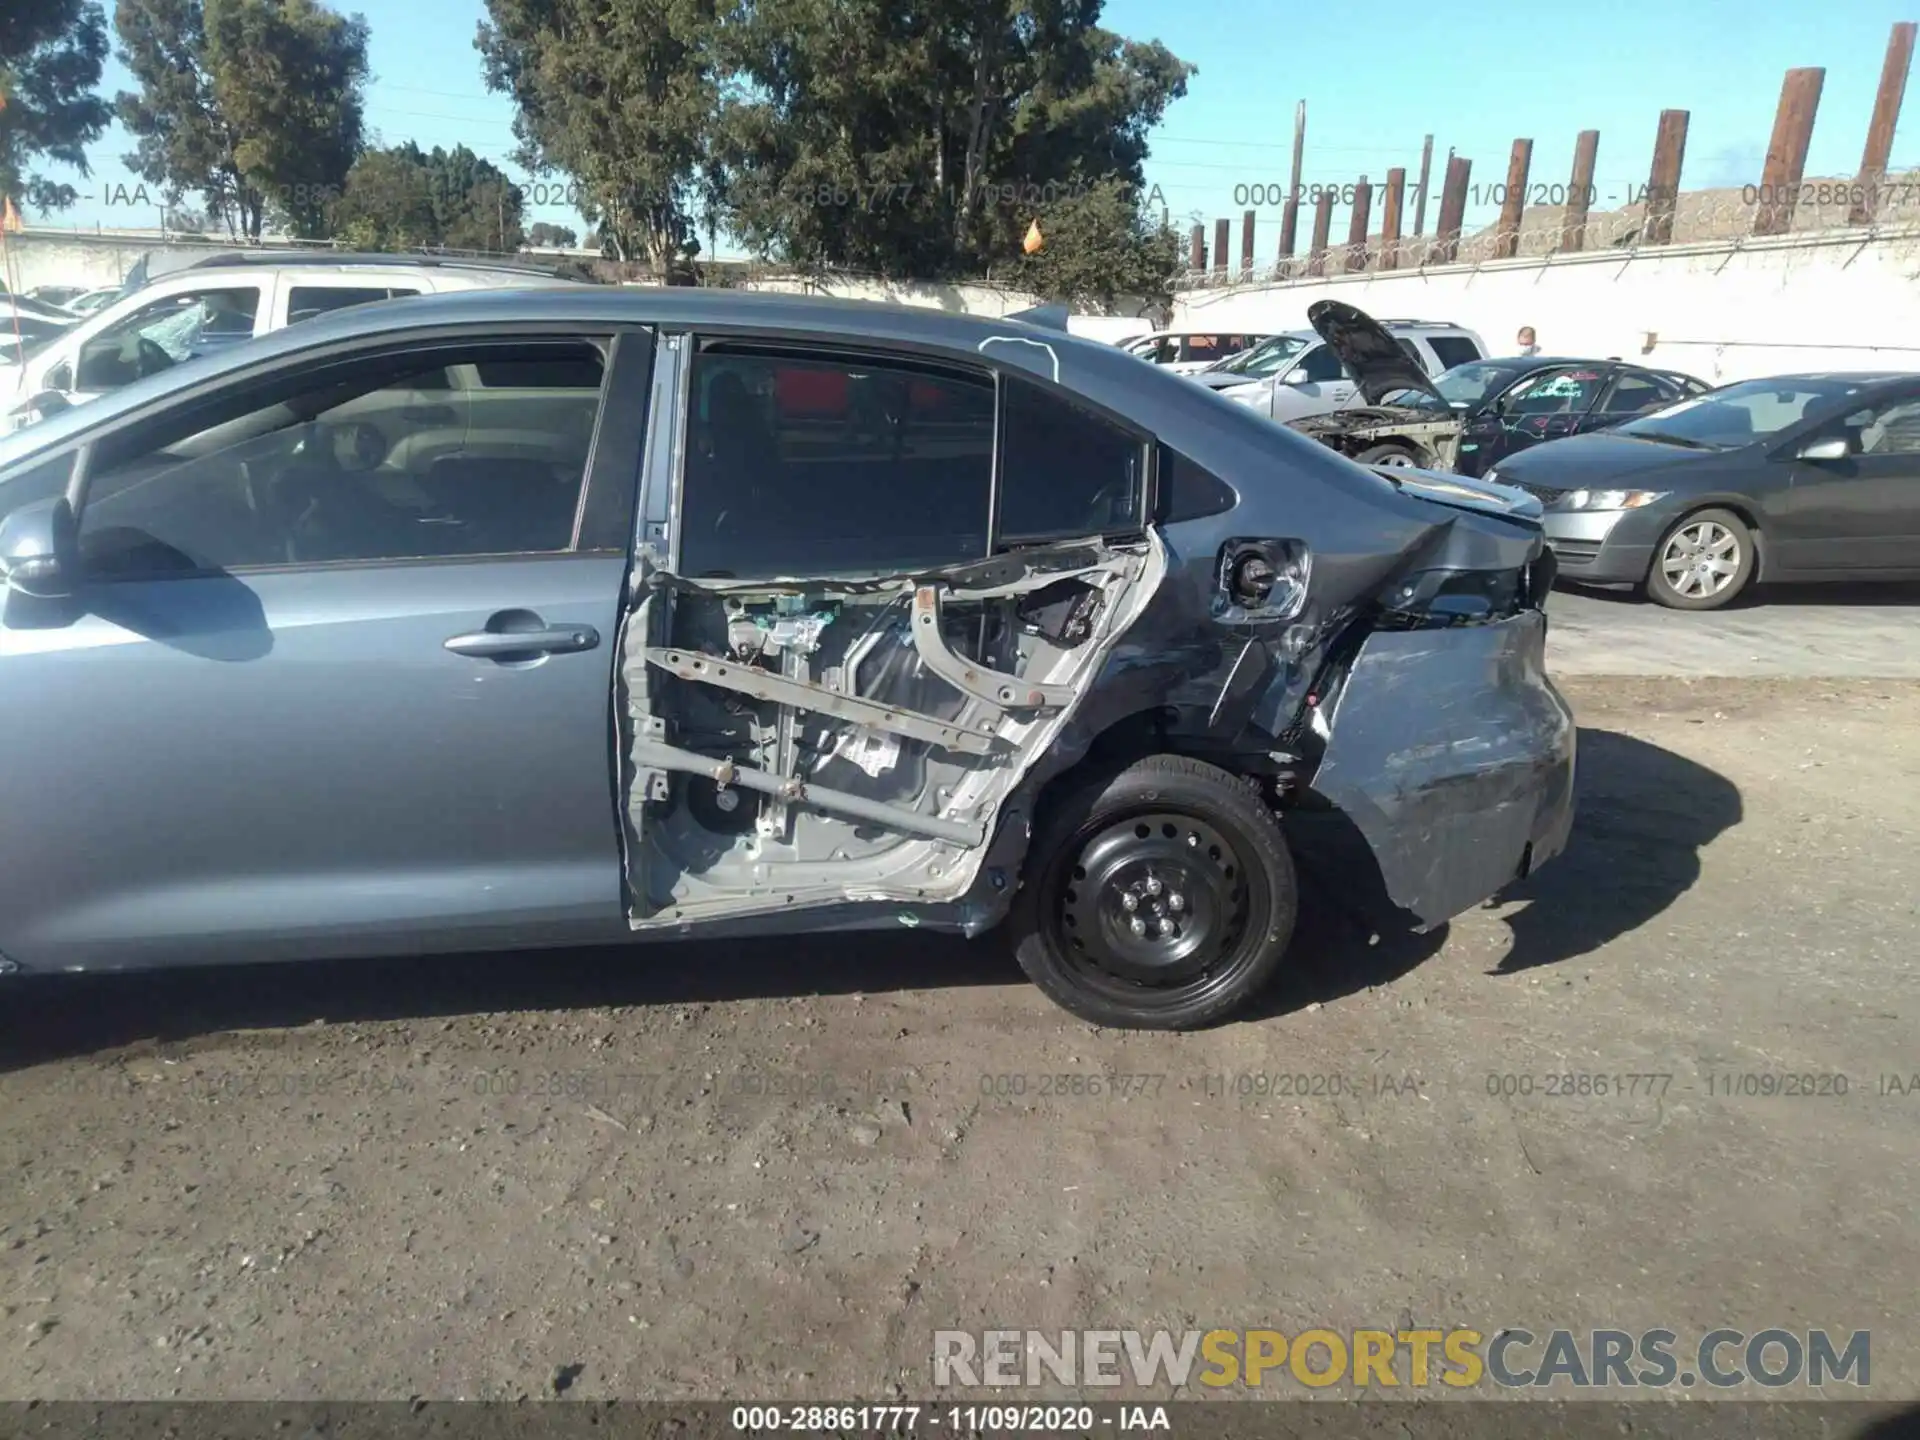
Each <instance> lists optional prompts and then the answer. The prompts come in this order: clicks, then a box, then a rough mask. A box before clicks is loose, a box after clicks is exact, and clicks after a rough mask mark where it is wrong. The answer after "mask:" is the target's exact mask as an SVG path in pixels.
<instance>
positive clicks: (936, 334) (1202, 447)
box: [0, 284, 1353, 493]
mask: <svg viewBox="0 0 1920 1440" xmlns="http://www.w3.org/2000/svg"><path fill="white" fill-rule="evenodd" d="M544 326H552V327H553V328H554V329H555V330H556V331H559V332H565V331H567V330H571V329H581V330H586V331H592V330H597V329H601V328H609V329H610V328H616V327H622V326H632V327H634V328H642V327H651V328H658V329H666V330H693V331H696V332H700V333H704V334H706V335H711V336H715V337H720V338H724V337H726V336H727V335H729V334H730V333H731V334H733V335H739V336H744V337H751V338H760V337H764V338H766V339H768V340H770V341H773V342H775V343H776V344H778V343H781V342H786V343H789V344H791V343H799V344H803V345H806V346H808V347H814V346H818V347H820V348H822V349H828V350H831V349H834V348H836V347H837V348H842V349H847V350H856V351H858V350H871V349H873V348H882V349H888V350H896V351H898V350H905V351H919V352H921V353H922V354H924V355H925V356H926V357H927V358H929V359H934V360H944V361H947V362H948V363H955V364H972V365H988V366H991V367H993V368H996V369H998V370H1001V371H1003V372H1019V371H1024V372H1026V373H1027V374H1030V375H1033V376H1035V377H1037V378H1038V379H1039V380H1041V381H1043V382H1044V381H1052V382H1053V383H1055V384H1058V385H1060V386H1061V387H1063V388H1064V389H1066V390H1067V391H1069V392H1070V393H1073V394H1075V395H1076V396H1078V397H1080V398H1081V399H1083V400H1084V401H1086V402H1087V403H1088V404H1090V405H1091V406H1093V407H1095V408H1097V409H1101V410H1104V411H1106V412H1107V414H1108V415H1110V416H1111V417H1113V418H1114V420H1115V421H1116V422H1117V423H1121V424H1126V425H1129V426H1131V427H1133V428H1135V429H1137V430H1138V431H1141V432H1144V433H1145V434H1148V435H1153V436H1156V437H1158V438H1159V439H1160V440H1162V441H1164V442H1165V443H1166V444H1168V445H1170V446H1172V447H1174V448H1175V449H1176V450H1178V451H1179V453H1181V454H1182V455H1184V456H1185V457H1186V458H1188V459H1190V460H1192V461H1193V462H1194V463H1196V464H1198V465H1200V466H1201V467H1203V468H1205V469H1207V470H1210V471H1211V472H1212V473H1214V474H1216V475H1242V474H1259V473H1264V472H1265V471H1266V470H1268V469H1270V468H1271V466H1272V465H1273V464H1274V463H1275V462H1276V458H1278V459H1280V460H1281V461H1282V462H1283V463H1286V464H1287V465H1288V466H1289V468H1290V469H1292V470H1293V471H1294V472H1295V473H1297V474H1299V475H1301V476H1302V477H1303V478H1304V479H1309V480H1312V481H1315V482H1317V483H1321V484H1325V485H1327V486H1330V487H1332V488H1334V489H1336V490H1340V491H1342V492H1343V493H1344V492H1345V491H1348V490H1350V489H1351V487H1352V485H1353V465H1352V462H1350V461H1348V460H1346V459H1344V458H1343V457H1341V456H1340V455H1338V454H1337V453H1336V452H1335V451H1333V450H1331V449H1330V448H1328V447H1326V446H1324V445H1321V444H1319V443H1317V442H1315V441H1313V440H1310V439H1308V438H1306V437H1305V436H1301V435H1298V434H1296V433H1295V432H1293V431H1291V430H1288V429H1286V428H1285V427H1283V426H1278V425H1275V424H1274V423H1273V422H1272V421H1271V420H1269V419H1267V418H1266V417H1265V416H1261V415H1256V414H1254V412H1253V411H1251V410H1249V409H1248V408H1247V407H1245V406H1243V405H1236V404H1234V403H1233V402H1232V401H1230V400H1226V399H1223V398H1221V397H1220V396H1219V395H1218V394H1217V393H1216V392H1215V391H1213V390H1210V389H1208V388H1207V387H1206V386H1203V385H1195V384H1193V383H1192V382H1190V381H1188V380H1186V379H1184V378H1182V377H1180V376H1178V375H1170V374H1168V373H1166V372H1165V371H1164V370H1163V369H1161V368H1160V367H1159V366H1154V365H1142V364H1141V363H1140V362H1139V360H1138V358H1136V357H1135V356H1133V355H1130V354H1128V353H1127V352H1126V351H1124V350H1121V349H1118V348H1116V347H1115V346H1112V345H1109V344H1106V343H1104V342H1101V341H1098V340H1094V339H1089V338H1086V337H1083V336H1076V335H1072V334H1069V333H1067V332H1066V331H1063V330H1059V329H1054V328H1043V327H1042V326H1040V325H1036V324H1033V323H1030V322H1028V321H1025V320H1021V319H1018V318H1016V317H1013V316H1008V317H1004V318H998V319H995V318H988V317H984V316H973V315H957V314H951V313H948V312H946V311H943V310H939V309H937V308H934V307H931V306H929V307H914V306H905V305H890V304H880V303H875V302H872V301H865V300H841V299H836V298H828V297H825V296H816V295H785V294H773V293H765V292H755V291H745V290H733V289H706V288H701V287H693V286H612V285H589V284H574V285H568V284H559V285H544V286H538V287H529V288H522V289H480V290H472V289H470V290H459V291H443V292H441V293H439V294H435V295H422V296H418V297H410V298H407V299H399V300H383V301H381V302H380V303H379V304H377V305H356V306H348V307H345V308H343V309H338V310H333V311H329V312H328V313H326V314H324V315H320V316H316V317H315V318H313V319H311V320H303V321H302V322H300V323H299V324H298V325H288V326H285V327H283V328H281V329H278V330H275V331H272V332H270V333H268V334H266V335H263V336H260V337H258V338H256V339H252V340H249V341H247V343H245V344H244V345H233V346H223V347H221V348H219V349H217V350H214V351H210V352H208V353H207V354H204V355H201V356H199V357H197V358H196V359H194V360H193V361H192V362H191V363H190V364H187V365H181V366H177V367H173V368H171V369H168V370H165V371H162V372H161V373H159V374H156V375H151V376H148V377H147V378H145V379H141V380H136V381H134V382H133V383H132V384H130V385H126V386H123V387H121V388H119V389H117V390H114V391H111V392H109V393H108V394H106V395H102V396H101V397H99V398H98V399H95V400H89V401H88V402H86V403H85V404H84V405H75V406H73V407H72V408H70V409H67V410H64V411H61V412H60V413H58V414H54V415H49V416H47V417H46V418H45V419H43V420H39V421H37V422H35V423H34V424H32V425H29V426H27V427H25V428H24V429H21V430H19V431H16V432H15V433H14V434H12V435H10V436H7V437H5V438H4V439H0V465H8V466H11V465H12V464H14V463H16V462H18V461H20V460H22V459H29V460H30V459H31V457H34V456H37V455H40V454H42V453H47V454H51V453H53V452H54V451H55V450H57V449H59V448H61V447H64V446H66V445H67V444H69V443H71V442H73V441H75V440H77V439H78V438H79V437H80V436H81V435H84V434H86V433H89V432H91V431H92V430H94V429H96V428H97V427H99V426H103V425H111V424H113V423H115V422H116V420H118V419H119V418H120V417H122V416H125V415H128V414H129V413H131V412H135V411H144V410H147V409H148V408H149V407H155V406H162V407H164V406H167V405H171V404H173V403H176V402H177V400H178V399H179V398H181V397H183V396H184V395H185V394H187V393H190V392H193V391H196V390H204V389H207V388H211V387H217V386H220V385H223V384H226V383H228V381H229V379H230V378H231V377H234V376H235V375H236V374H237V373H241V372H247V371H252V370H254V369H256V368H260V369H266V370H271V369H272V368H273V367H274V366H276V365H278V364H281V363H286V362H293V363H300V362H302V361H303V360H304V359H305V358H306V357H308V356H309V355H317V354H321V353H324V352H326V351H327V350H328V349H330V348H331V347H334V346H338V345H341V344H352V343H354V342H356V341H361V340H369V341H390V342H392V343H396V344H406V343H408V342H409V340H410V339H411V338H415V337H417V338H418V339H419V340H421V341H423V342H425V341H429V340H430V341H433V342H435V343H467V342H469V341H471V342H474V343H478V342H481V341H485V340H497V339H501V338H503V337H504V336H505V335H506V334H507V333H510V332H509V331H508V329H507V327H512V328H513V329H520V328H522V327H527V328H536V329H537V328H539V327H544Z"/></svg>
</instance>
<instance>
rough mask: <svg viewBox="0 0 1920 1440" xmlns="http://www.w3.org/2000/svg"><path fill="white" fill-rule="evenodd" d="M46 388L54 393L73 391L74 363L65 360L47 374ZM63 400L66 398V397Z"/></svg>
mask: <svg viewBox="0 0 1920 1440" xmlns="http://www.w3.org/2000/svg"><path fill="white" fill-rule="evenodd" d="M46 388H47V389H49V390H53V391H60V390H71V389H73V362H72V361H71V360H63V361H61V362H60V363H59V364H58V365H56V366H54V367H53V369H51V370H49V371H48V372H47V381H46ZM61 398H62V399H64V398H66V397H64V396H62V397H61Z"/></svg>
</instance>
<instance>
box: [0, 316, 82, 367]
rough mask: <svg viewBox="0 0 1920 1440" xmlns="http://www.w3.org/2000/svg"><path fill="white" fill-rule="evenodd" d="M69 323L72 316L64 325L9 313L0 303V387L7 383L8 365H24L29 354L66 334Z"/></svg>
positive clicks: (38, 350)
mask: <svg viewBox="0 0 1920 1440" xmlns="http://www.w3.org/2000/svg"><path fill="white" fill-rule="evenodd" d="M71 324H72V321H71V319H69V321H68V322H67V324H64V325H63V324H61V323H59V322H58V321H54V320H43V319H41V318H40V317H39V316H37V315H24V314H20V313H18V312H12V311H9V309H8V307H7V306H6V304H5V303H4V302H0V387H5V385H6V384H7V380H8V376H9V375H10V374H11V373H12V372H11V368H10V367H15V366H19V365H22V364H25V363H26V361H27V359H28V357H30V356H33V355H37V354H39V353H40V351H41V350H42V349H44V348H45V347H46V346H48V345H51V344H52V343H53V342H54V341H55V340H57V339H59V338H60V337H61V336H62V335H64V334H66V333H67V330H68V327H69V326H70V325H71Z"/></svg>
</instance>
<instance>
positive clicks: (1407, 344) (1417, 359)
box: [1393, 335, 1428, 375]
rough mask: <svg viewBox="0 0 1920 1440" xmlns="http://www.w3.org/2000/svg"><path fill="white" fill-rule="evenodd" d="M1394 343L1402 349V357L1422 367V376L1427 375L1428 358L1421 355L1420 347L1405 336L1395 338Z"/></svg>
mask: <svg viewBox="0 0 1920 1440" xmlns="http://www.w3.org/2000/svg"><path fill="white" fill-rule="evenodd" d="M1393 343H1394V344H1396V345H1398V346H1399V347H1400V353H1401V354H1402V355H1404V356H1406V357H1407V359H1409V360H1411V361H1412V362H1413V363H1414V364H1415V365H1417V366H1419V367H1420V373H1421V374H1422V375H1424V374H1426V373H1427V368H1428V367H1427V357H1426V356H1424V355H1422V354H1421V353H1420V347H1419V346H1418V345H1415V344H1414V343H1413V342H1412V341H1411V340H1409V339H1407V337H1406V336H1404V335H1396V336H1394V337H1393Z"/></svg>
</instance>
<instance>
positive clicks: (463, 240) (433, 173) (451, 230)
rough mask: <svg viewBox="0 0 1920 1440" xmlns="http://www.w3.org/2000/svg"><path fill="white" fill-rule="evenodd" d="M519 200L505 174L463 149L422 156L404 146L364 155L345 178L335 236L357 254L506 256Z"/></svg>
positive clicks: (514, 244) (518, 232)
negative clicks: (428, 251) (439, 251)
mask: <svg viewBox="0 0 1920 1440" xmlns="http://www.w3.org/2000/svg"><path fill="white" fill-rule="evenodd" d="M524 208H525V200H524V197H523V196H522V194H521V192H520V187H519V186H517V185H515V184H513V183H512V182H511V181H510V180H508V179H507V177H506V174H505V172H503V171H502V170H501V169H500V168H499V167H498V166H496V165H495V164H493V162H492V161H490V160H484V159H482V158H481V157H480V156H478V155H476V154H474V152H473V151H471V150H469V149H468V148H467V147H466V146H464V145H456V146H455V147H454V148H453V149H451V150H444V149H442V148H441V147H440V146H438V145H436V146H434V148H433V149H432V150H431V151H424V150H422V149H421V148H420V147H419V146H418V145H415V144H414V143H413V142H412V141H411V140H409V141H407V142H406V143H405V144H403V145H396V146H394V147H393V148H392V149H388V150H369V151H367V152H366V153H365V154H363V155H362V156H361V157H360V158H359V159H358V160H356V161H355V162H354V164H353V168H352V169H351V170H349V171H348V172H347V181H346V184H345V186H344V187H343V188H342V190H341V194H340V199H339V202H338V203H337V204H336V205H335V206H334V207H333V210H332V223H333V228H334V233H335V235H336V236H337V237H338V238H340V239H342V240H345V241H347V242H348V243H349V244H351V245H353V246H354V247H355V248H357V249H362V250H417V249H424V248H428V247H434V246H445V247H447V248H450V249H455V250H491V251H501V252H508V253H511V252H512V251H515V250H518V249H519V248H520V246H521V244H522V243H523V241H524V233H523V231H522V229H521V217H522V214H523V211H524Z"/></svg>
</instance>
